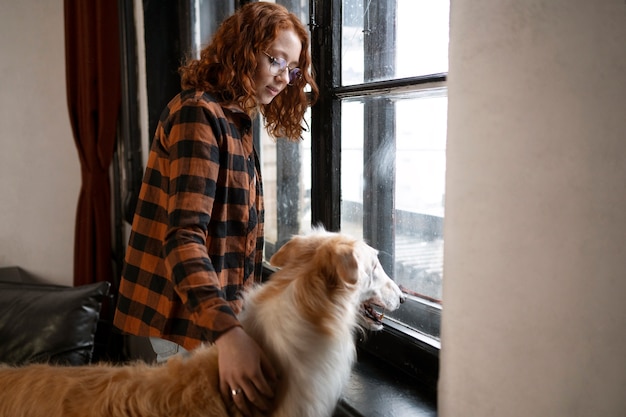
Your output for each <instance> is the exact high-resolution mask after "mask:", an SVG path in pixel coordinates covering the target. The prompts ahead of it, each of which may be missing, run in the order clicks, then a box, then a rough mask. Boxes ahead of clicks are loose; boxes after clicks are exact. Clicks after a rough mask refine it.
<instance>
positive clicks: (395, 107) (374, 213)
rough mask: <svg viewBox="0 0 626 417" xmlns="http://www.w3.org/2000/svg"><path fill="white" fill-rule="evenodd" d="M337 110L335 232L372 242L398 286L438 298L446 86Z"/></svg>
mask: <svg viewBox="0 0 626 417" xmlns="http://www.w3.org/2000/svg"><path fill="white" fill-rule="evenodd" d="M341 111H342V118H343V120H350V123H343V124H342V133H341V135H342V137H341V140H342V146H341V161H342V165H341V189H342V198H341V199H342V205H341V229H342V231H344V232H348V233H350V234H352V235H354V236H356V237H363V238H365V239H366V240H367V241H368V243H370V244H371V245H372V246H374V247H375V248H377V249H378V250H379V251H380V254H381V255H380V256H381V263H382V264H383V267H385V270H386V271H387V273H388V274H389V275H390V276H391V277H392V278H393V279H394V280H395V281H396V282H397V283H398V284H399V285H400V286H401V287H402V288H403V289H404V290H405V292H407V293H408V294H411V295H412V296H415V297H419V298H420V299H425V300H430V301H432V302H434V303H435V304H438V303H440V302H441V284H442V268H443V219H444V192H445V161H446V160H445V152H446V118H447V97H446V95H445V89H437V90H428V91H425V92H420V93H412V94H410V95H403V96H400V97H398V96H396V97H394V96H388V97H382V99H381V98H380V97H367V98H360V99H351V100H345V101H344V102H343V103H342V108H341ZM390 119H391V121H392V122H391V124H390V122H389V120H390ZM380 132H384V133H383V134H381V133H380ZM373 136H374V138H372V137H373ZM390 316H391V317H394V316H396V317H402V321H403V322H407V321H409V322H410V321H411V320H412V319H411V317H409V318H407V317H406V316H405V315H404V314H403V313H402V311H401V310H400V311H399V312H398V313H394V314H390ZM409 324H410V323H409ZM417 330H420V329H419V328H417Z"/></svg>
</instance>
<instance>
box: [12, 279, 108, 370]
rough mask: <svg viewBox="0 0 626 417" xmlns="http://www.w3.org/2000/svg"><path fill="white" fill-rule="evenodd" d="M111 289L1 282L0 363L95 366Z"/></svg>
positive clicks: (93, 286)
mask: <svg viewBox="0 0 626 417" xmlns="http://www.w3.org/2000/svg"><path fill="white" fill-rule="evenodd" d="M109 287H110V284H109V283H108V282H100V283H95V284H88V285H82V286H79V287H63V286H55V285H39V284H30V283H14V282H0V362H3V363H9V364H13V365H22V364H27V363H35V362H49V363H55V364H62V365H83V364H87V363H89V362H90V361H91V355H92V353H93V348H94V338H95V331H96V326H97V323H98V318H99V316H100V308H101V305H102V301H103V299H104V297H105V296H106V295H107V293H108V291H109Z"/></svg>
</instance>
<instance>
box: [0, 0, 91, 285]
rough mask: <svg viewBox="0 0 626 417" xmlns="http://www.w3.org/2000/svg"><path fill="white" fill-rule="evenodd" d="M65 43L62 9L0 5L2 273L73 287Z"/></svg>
mask: <svg viewBox="0 0 626 417" xmlns="http://www.w3.org/2000/svg"><path fill="white" fill-rule="evenodd" d="M64 42H65V41H64V29H63V2H62V1H59V0H37V1H33V0H26V1H2V2H1V3H0V132H1V134H0V267H4V266H20V267H22V268H24V269H25V270H26V271H27V272H30V273H31V274H34V275H36V276H37V277H39V278H41V279H43V280H46V281H50V282H54V283H58V284H66V285H71V284H72V274H73V272H72V271H73V265H72V262H73V250H74V218H75V214H76V205H77V202H78V191H79V189H80V165H79V161H78V154H77V152H76V148H75V146H74V141H73V137H72V132H71V127H70V122H69V118H68V113H67V100H66V93H65V44H64Z"/></svg>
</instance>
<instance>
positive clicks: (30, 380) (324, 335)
mask: <svg viewBox="0 0 626 417" xmlns="http://www.w3.org/2000/svg"><path fill="white" fill-rule="evenodd" d="M270 262H271V263H272V264H273V265H275V266H277V267H279V268H280V269H279V270H278V271H277V272H276V273H274V274H273V276H272V278H271V279H270V280H269V281H268V282H267V283H265V284H263V285H259V286H257V287H255V288H253V289H252V290H250V291H248V292H247V294H246V295H245V303H244V305H245V308H244V311H243V312H242V313H241V315H240V320H241V323H242V325H243V327H244V328H245V330H246V331H247V332H248V334H250V335H251V336H252V337H253V338H254V339H255V340H256V341H257V342H258V343H259V345H260V346H261V347H262V348H263V349H264V351H265V352H266V353H267V355H268V356H269V357H270V359H271V360H272V362H273V363H274V366H275V368H276V369H277V371H278V372H279V373H280V375H281V379H280V381H279V385H278V387H277V392H276V402H275V408H274V410H273V412H272V413H271V415H272V416H274V417H325V416H330V415H332V413H333V410H334V408H335V406H336V404H337V401H338V400H339V397H340V395H341V392H342V389H343V387H344V386H345V384H346V383H347V381H348V379H349V377H350V372H351V368H352V365H353V363H354V360H355V356H356V350H355V345H354V333H355V331H356V330H357V329H359V328H363V329H366V330H380V329H381V328H382V323H381V321H380V319H381V316H380V314H379V313H377V312H376V311H375V310H374V307H376V308H378V309H384V310H395V309H396V308H398V306H399V304H400V303H401V302H402V301H403V300H404V296H403V294H402V293H401V291H400V289H399V288H398V286H397V285H396V284H395V283H394V282H393V281H392V280H391V279H390V278H389V277H388V276H387V274H386V273H385V272H384V271H383V268H382V267H381V265H380V263H379V261H378V258H377V251H376V250H375V249H373V248H371V247H370V246H368V245H367V244H366V243H364V242H363V241H362V240H357V239H353V238H350V237H348V236H346V235H343V234H339V233H331V232H327V231H324V230H321V229H316V230H314V231H313V232H312V233H310V234H308V235H304V236H296V237H294V238H293V239H291V240H290V241H289V242H287V243H286V244H285V245H284V246H283V247H282V248H281V249H280V250H279V251H278V252H276V254H275V255H274V256H273V257H272V258H271V260H270ZM238 415H240V414H239V413H238V411H237V410H236V409H235V408H234V405H233V404H226V403H224V402H223V401H222V396H221V395H220V391H219V381H218V370H217V349H215V348H214V347H213V346H202V347H200V348H198V349H196V350H195V351H193V352H192V353H191V355H190V356H189V357H187V358H182V357H175V358H173V359H170V360H169V361H168V362H167V363H166V364H164V365H146V364H139V363H137V364H129V365H125V366H112V365H92V366H84V367H59V366H50V365H30V366H25V367H21V368H11V367H0V416H7V417H26V416H28V417H39V416H41V417H122V416H123V417H140V416H141V417H144V416H145V417H148V416H150V417H160V416H163V417H166V416H167V417H171V416H177V417H192V416H193V417H196V416H197V417H201V416H202V417H226V416H238Z"/></svg>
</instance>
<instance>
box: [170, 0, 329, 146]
mask: <svg viewBox="0 0 626 417" xmlns="http://www.w3.org/2000/svg"><path fill="white" fill-rule="evenodd" d="M288 29H291V30H293V31H294V32H295V33H296V34H297V35H298V37H299V38H300V40H301V42H302V50H301V52H300V57H299V59H298V67H299V68H300V69H301V70H302V79H301V80H299V81H298V82H297V83H296V84H295V85H292V86H289V87H287V88H286V89H285V90H283V91H282V92H281V93H280V94H279V95H277V96H276V97H275V98H274V99H273V100H272V102H271V103H269V104H263V105H260V106H259V110H260V112H261V114H263V116H265V127H266V129H267V131H268V133H269V134H270V135H272V136H274V137H285V138H287V139H289V140H292V141H297V140H298V139H300V138H301V136H302V131H303V130H304V127H303V126H302V122H303V119H304V113H305V112H306V109H307V107H308V106H310V105H313V104H314V103H315V101H316V100H317V98H318V95H319V90H318V87H317V84H316V83H315V80H314V79H313V77H312V76H311V74H310V69H311V55H310V53H309V35H308V32H307V30H306V28H305V27H304V25H303V24H302V22H301V21H300V20H299V19H298V17H297V16H296V15H294V14H293V13H290V12H289V11H288V10H287V9H286V8H285V7H284V6H281V5H278V4H275V3H266V2H254V3H248V4H246V5H245V6H243V7H241V8H240V9H239V10H237V12H235V13H234V14H233V15H232V16H230V17H229V18H227V19H226V20H225V21H224V22H223V23H222V24H221V25H220V27H219V28H218V29H217V32H216V33H215V35H214V36H213V39H212V40H211V42H210V43H209V45H207V46H206V47H205V48H204V49H203V50H202V51H201V53H200V58H199V59H194V60H191V61H189V62H187V63H186V64H185V65H183V66H182V67H181V68H180V75H181V85H182V88H183V89H191V88H194V89H198V90H202V91H206V92H209V93H211V94H213V95H214V96H215V97H216V98H217V99H218V100H220V101H222V102H225V103H236V104H238V105H240V106H241V107H242V108H243V109H244V110H245V111H246V112H247V113H248V114H250V115H251V116H252V115H254V113H255V112H256V110H257V103H256V100H255V87H254V81H253V80H254V75H255V72H256V69H257V66H258V65H259V63H258V62H257V54H258V53H259V52H261V51H265V50H267V49H268V48H269V47H270V45H271V44H272V43H273V41H274V40H275V39H276V37H277V35H278V33H279V32H280V31H281V30H288ZM307 84H308V85H309V87H310V91H309V93H308V95H307V93H305V91H304V88H305V86H306V85H307Z"/></svg>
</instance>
